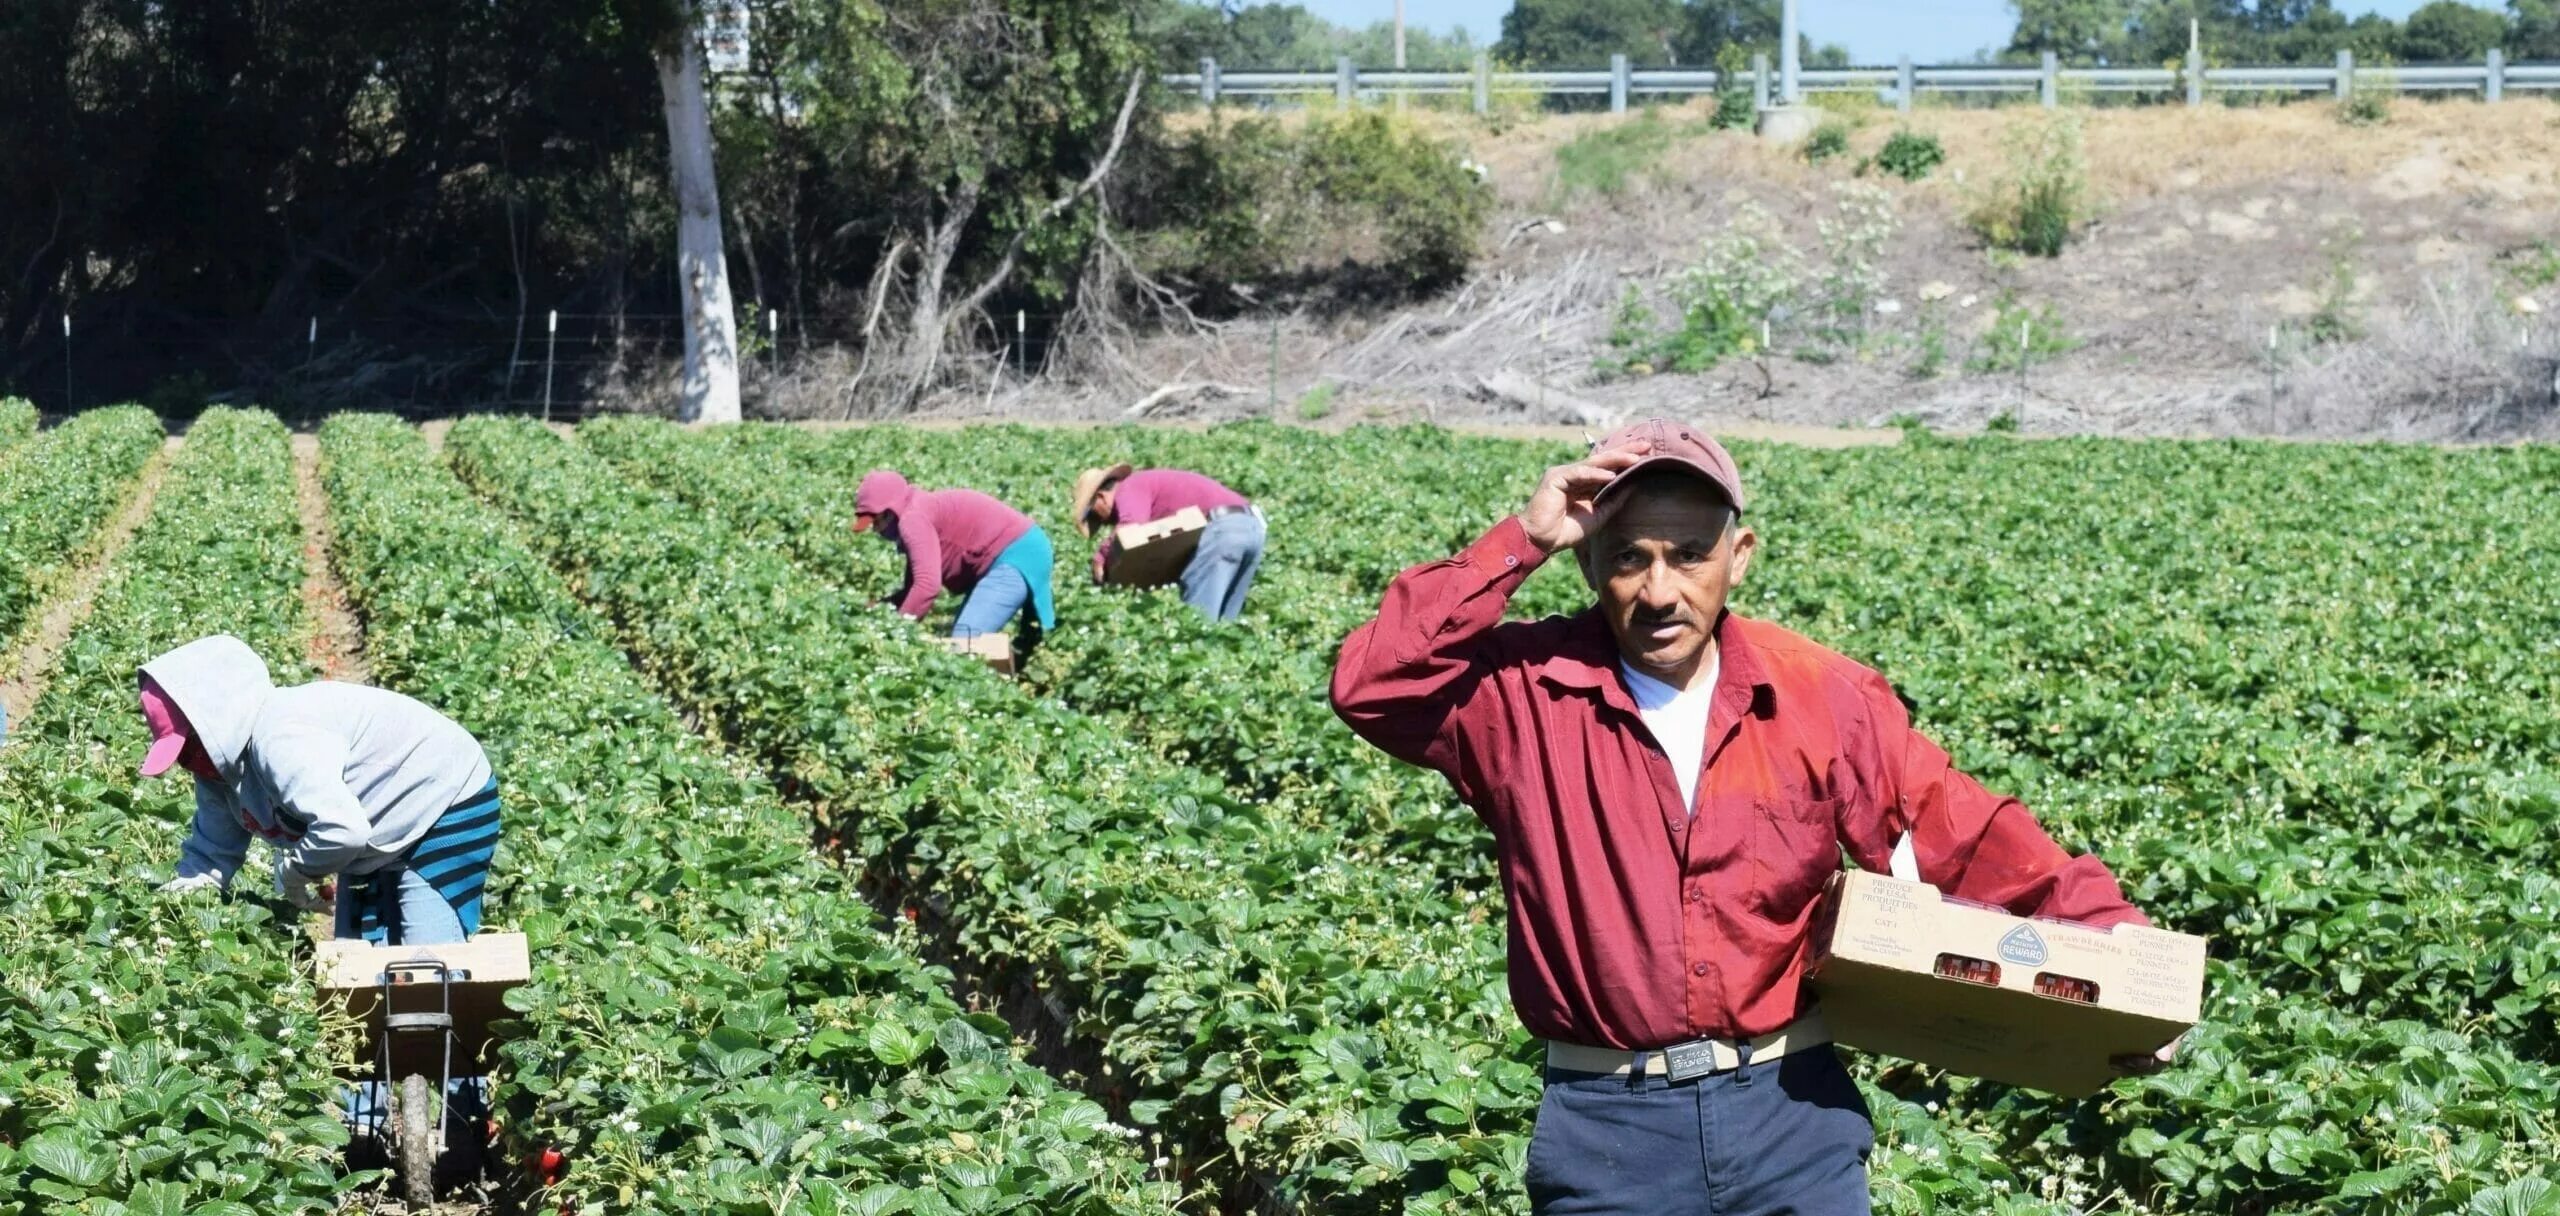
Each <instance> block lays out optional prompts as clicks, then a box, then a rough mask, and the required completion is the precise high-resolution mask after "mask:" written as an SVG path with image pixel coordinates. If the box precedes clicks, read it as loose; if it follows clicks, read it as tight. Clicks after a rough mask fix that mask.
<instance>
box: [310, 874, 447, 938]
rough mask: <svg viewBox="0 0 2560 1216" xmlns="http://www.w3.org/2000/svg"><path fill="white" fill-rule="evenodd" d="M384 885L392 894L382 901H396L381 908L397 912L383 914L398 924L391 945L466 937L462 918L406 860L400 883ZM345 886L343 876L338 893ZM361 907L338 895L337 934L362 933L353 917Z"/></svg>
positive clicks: (354, 936)
mask: <svg viewBox="0 0 2560 1216" xmlns="http://www.w3.org/2000/svg"><path fill="white" fill-rule="evenodd" d="M383 885H384V887H385V888H386V891H385V894H386V895H389V896H390V897H391V898H390V899H388V900H386V901H385V902H386V903H394V902H396V903H397V904H398V907H397V908H396V909H395V908H385V909H383V911H385V912H391V913H396V916H397V919H394V918H393V917H392V916H385V917H383V918H382V919H383V921H384V923H386V924H393V925H398V926H399V927H400V931H399V935H398V940H396V941H394V942H393V943H392V944H393V945H399V946H437V945H443V944H444V943H447V942H459V941H467V940H469V939H468V938H467V937H465V936H464V934H463V932H462V918H461V917H459V916H456V915H454V911H453V905H452V904H450V903H448V902H446V901H445V897H444V896H443V895H442V894H441V893H439V892H438V891H437V890H436V889H435V886H434V884H432V883H429V882H428V881H427V880H426V877H425V876H424V875H421V874H419V873H418V872H417V871H416V870H412V869H410V868H408V866H407V864H406V863H402V864H401V868H400V884H399V886H398V887H397V888H396V889H392V888H391V884H389V883H385V884H383ZM346 886H347V884H346V883H345V882H344V881H343V880H342V881H340V882H339V884H338V887H339V891H340V894H341V895H344V894H345V889H346ZM362 911H363V910H362V909H361V908H359V907H357V905H356V901H355V900H353V899H348V898H341V899H340V900H339V901H338V936H339V937H341V938H354V939H359V940H360V939H362V938H363V937H364V934H363V932H361V931H360V930H358V929H357V928H356V918H357V917H358V916H359V915H361V914H362Z"/></svg>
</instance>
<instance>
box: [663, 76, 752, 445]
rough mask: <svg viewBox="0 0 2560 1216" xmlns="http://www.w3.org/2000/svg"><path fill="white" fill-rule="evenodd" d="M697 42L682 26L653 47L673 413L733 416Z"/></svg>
mask: <svg viewBox="0 0 2560 1216" xmlns="http://www.w3.org/2000/svg"><path fill="white" fill-rule="evenodd" d="M703 75H704V72H703V63H702V43H701V41H700V39H699V38H697V37H696V36H695V33H694V31H693V30H692V29H691V28H690V27H688V28H685V29H683V30H681V31H678V32H677V33H676V34H674V35H673V36H672V37H671V38H669V40H668V41H667V42H666V44H664V45H662V46H661V47H660V48H659V50H658V89H659V91H660V92H661V93H663V94H664V95H665V97H666V105H667V152H668V159H669V161H670V162H671V164H672V169H673V173H674V178H675V198H676V275H677V277H678V278H679V279H681V280H682V282H683V287H684V380H683V382H682V384H681V385H680V387H679V400H678V404H677V410H676V414H677V417H679V418H681V419H683V420H684V421H686V422H736V421H737V420H738V326H737V319H736V317H735V315H734V314H733V313H732V312H731V311H730V307H729V264H728V260H727V258H726V257H725V256H724V255H723V253H722V244H721V239H720V183H719V181H718V180H717V179H716V177H715V176H714V175H713V172H712V166H711V107H710V102H709V99H708V97H707V96H706V95H705V92H704V86H703Z"/></svg>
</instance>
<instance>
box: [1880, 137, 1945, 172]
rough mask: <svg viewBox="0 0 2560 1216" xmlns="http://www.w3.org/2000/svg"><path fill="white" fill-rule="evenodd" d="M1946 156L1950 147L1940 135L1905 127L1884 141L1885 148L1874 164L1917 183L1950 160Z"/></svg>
mask: <svg viewBox="0 0 2560 1216" xmlns="http://www.w3.org/2000/svg"><path fill="white" fill-rule="evenodd" d="M1946 159H1947V149H1946V147H1945V146H1944V145H1942V144H1940V143H1939V142H1938V137H1937V136H1935V135H1924V134H1922V133H1920V132H1918V131H1914V130H1912V129H1910V128H1909V127H1905V128H1903V129H1901V130H1898V131H1895V132H1894V133H1893V137H1892V138H1890V139H1887V140H1886V141H1884V149H1883V150H1882V151H1879V152H1877V153H1876V156H1875V161H1874V164H1875V167H1876V168H1879V169H1882V170H1884V171H1885V172H1887V173H1890V174H1892V175H1894V176H1895V177H1898V178H1901V179H1902V180H1904V181H1906V182H1916V181H1919V180H1920V179H1921V178H1924V177H1927V176H1929V171H1930V170H1932V169H1935V168H1937V167H1938V166H1939V165H1941V164H1944V163H1946Z"/></svg>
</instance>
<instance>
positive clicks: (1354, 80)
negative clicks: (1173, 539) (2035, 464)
mask: <svg viewBox="0 0 2560 1216" xmlns="http://www.w3.org/2000/svg"><path fill="white" fill-rule="evenodd" d="M1740 75H1742V76H1744V77H1746V78H1747V80H1748V82H1749V85H1750V88H1751V92H1752V94H1753V97H1754V99H1755V101H1756V103H1757V105H1758V106H1759V107H1760V108H1764V109H1765V108H1767V107H1768V105H1769V103H1770V100H1771V92H1772V90H1773V89H1777V88H1782V87H1783V83H1782V81H1781V80H1780V79H1779V78H1778V77H1777V75H1776V74H1775V73H1772V72H1771V71H1770V68H1769V62H1768V56H1767V55H1765V54H1761V55H1754V56H1752V61H1751V70H1750V71H1749V72H1747V73H1741V74H1740ZM1162 82H1163V84H1164V85H1165V86H1166V87H1167V88H1171V89H1175V90H1178V91H1181V92H1184V93H1187V94H1191V95H1195V96H1197V97H1198V98H1199V100H1200V101H1201V102H1202V103H1203V104H1206V105H1218V104H1220V103H1223V102H1238V101H1240V102H1247V103H1260V104H1266V105H1267V104H1275V103H1284V102H1292V101H1295V102H1304V101H1308V100H1315V99H1322V98H1326V97H1330V98H1331V99H1332V100H1334V101H1335V102H1338V103H1342V104H1351V103H1354V102H1364V101H1366V102H1375V101H1380V100H1385V99H1395V98H1435V97H1465V98H1467V99H1469V102H1470V105H1471V106H1472V108H1473V109H1474V110H1475V111H1476V112H1477V113H1479V114H1481V113H1486V112H1489V111H1490V110H1491V109H1492V107H1493V102H1494V99H1495V98H1496V97H1498V96H1509V95H1524V94H1525V95H1529V96H1533V97H1537V98H1542V99H1543V98H1548V97H1577V96H1580V97H1606V98H1608V102H1609V109H1610V111H1611V112H1612V113H1623V112H1625V110H1626V108H1627V106H1628V104H1629V103H1630V102H1631V101H1635V100H1638V99H1646V98H1677V97H1694V96H1698V95H1702V94H1708V93H1713V92H1715V91H1716V90H1717V89H1719V88H1721V87H1723V85H1724V77H1723V75H1722V74H1721V73H1718V72H1716V71H1715V70H1713V69H1710V68H1635V67H1630V66H1629V65H1628V62H1627V57H1626V56H1624V55H1617V56H1613V57H1612V58H1611V60H1610V64H1609V66H1608V67H1607V68H1603V69H1593V70H1576V71H1536V72H1516V71H1495V70H1493V66H1492V61H1491V59H1490V58H1489V57H1487V56H1484V55H1478V56H1477V57H1476V62H1475V68H1474V70H1473V71H1467V72H1445V71H1443V72H1418V71H1392V70H1389V71H1379V70H1371V69H1364V68H1361V67H1359V66H1357V65H1355V64H1354V63H1353V62H1352V61H1351V60H1350V59H1348V58H1345V59H1341V60H1338V61H1336V63H1335V65H1334V69H1333V70H1332V71H1330V72H1274V71H1261V70H1240V71H1230V70H1228V69H1226V68H1225V67H1223V66H1222V65H1220V64H1219V63H1218V61H1217V60H1215V59H1203V60H1201V61H1200V70H1199V71H1197V72H1176V73H1169V74H1167V75H1165V76H1164V77H1163V78H1162ZM1796 87H1797V89H1798V90H1799V91H1801V92H1805V93H1868V94H1872V95H1874V96H1875V97H1876V98H1877V99H1878V100H1879V101H1881V102H1884V103H1885V104H1889V105H1892V106H1895V107H1896V108H1899V109H1901V110H1905V111H1908V110H1910V109H1911V108H1912V106H1913V105H1914V104H1915V103H1916V101H1917V100H1918V98H1919V97H1920V96H1921V95H1923V94H1930V93H1936V94H1944V95H1970V96H1974V97H1982V96H1991V97H1997V96H2000V95H2004V94H2034V95H2035V96H2036V98H2037V100H2038V101H2039V102H2040V103H2042V104H2043V105H2045V106H2048V107H2050V106H2056V105H2059V104H2061V103H2062V101H2063V99H2064V98H2065V97H2069V96H2078V95H2084V94H2135V95H2150V96H2158V97H2167V96H2173V95H2177V94H2181V93H2183V94H2184V96H2185V99H2186V104H2188V105H2191V106H2200V105H2203V104H2205V102H2206V100H2207V99H2209V98H2224V99H2228V98H2233V97H2240V96H2249V97H2259V96H2266V95H2270V94H2273V95H2286V94H2304V93H2313V94H2317V93H2327V94H2329V95H2331V96H2334V97H2338V98H2346V97H2349V96H2352V95H2354V94H2355V93H2356V92H2358V91H2360V90H2362V91H2377V92H2393V93H2473V94H2477V95H2478V96H2479V97H2480V98H2481V99H2483V100H2486V101H2501V100H2504V99H2505V98H2506V97H2507V96H2508V94H2510V93H2535V92H2539V93H2542V94H2544V95H2549V96H2560V63H2509V62H2507V58H2506V54H2505V52H2503V51H2496V50H2492V51H2490V52H2489V53H2488V54H2487V55H2486V56H2484V57H2483V58H2482V59H2481V61H2480V62H2478V63H2441V64H2394V65H2389V66H2366V67H2362V68H2359V67H2358V66H2357V65H2356V62H2355V56H2354V54H2353V53H2352V52H2349V51H2343V50H2342V51H2339V52H2338V56H2337V61H2336V62H2335V63H2334V64H2332V65H2330V66H2327V67H2302V66H2264V67H2213V66H2208V65H2207V64H2206V63H2205V62H2204V60H2203V57H2202V55H2201V53H2200V52H2192V51H2191V52H2190V53H2189V54H2188V56H2187V59H2186V62H2185V63H2184V65H2182V66H2179V67H2156V68H2133V67H2086V68H2084V67H2064V66H2062V64H2061V62H2060V60H2059V58H2058V57H2057V56H2056V55H2055V54H2054V53H2053V52H2051V51H2047V52H2045V54H2044V58H2043V61H2042V62H2041V63H2039V64H2035V65H2024V64H2021V65H1987V66H1986V65H1949V66H1921V65H1917V64H1914V63H1913V62H1912V61H1911V59H1910V58H1909V57H1908V56H1905V57H1904V58H1903V59H1902V60H1901V62H1899V63H1896V64H1893V65H1890V66H1882V67H1877V66H1869V67H1848V68H1807V69H1804V70H1802V71H1800V72H1798V73H1797V81H1796ZM1784 100H1790V101H1791V100H1793V99H1792V98H1787V99H1784Z"/></svg>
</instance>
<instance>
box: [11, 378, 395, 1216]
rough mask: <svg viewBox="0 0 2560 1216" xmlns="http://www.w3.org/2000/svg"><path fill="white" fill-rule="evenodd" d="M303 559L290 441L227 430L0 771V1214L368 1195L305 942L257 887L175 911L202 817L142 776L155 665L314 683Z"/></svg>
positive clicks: (100, 607) (223, 413)
mask: <svg viewBox="0 0 2560 1216" xmlns="http://www.w3.org/2000/svg"><path fill="white" fill-rule="evenodd" d="M69 425H70V426H77V425H79V424H78V423H73V424H69ZM66 429H68V427H66ZM56 433H59V432H56ZM157 442H158V438H157V432H156V431H154V432H153V443H154V444H155V445H156V443H157ZM299 541H300V527H299V523H298V520H297V519H296V516H295V513H294V500H293V482H292V464H291V456H290V453H289V452H288V450H287V447H286V437H285V432H284V428H283V427H282V426H281V425H279V424H278V423H277V422H276V421H275V419H274V418H272V417H270V416H268V415H266V414H263V413H254V412H237V411H230V410H213V411H209V412H207V413H206V414H205V415H204V416H203V417H202V418H201V419H199V420H198V421H197V422H196V424H195V426H194V428H193V430H192V431H191V432H190V433H189V436H188V438H187V441H186V443H185V445H184V446H183V447H182V448H181V449H180V450H179V451H178V452H177V453H176V455H175V456H174V457H173V458H172V459H171V461H170V465H169V469H168V472H167V474H166V476H165V477H164V478H163V480H162V483H161V485H160V488H159V491H158V497H157V498H156V499H155V501H154V504H153V508H152V510H151V513H150V515H149V517H148V518H147V519H146V520H145V522H144V524H143V526H142V527H141V529H140V530H139V531H138V533H137V534H136V536H135V538H134V541H133V543H132V544H131V545H130V546H129V547H128V548H127V549H125V550H124V552H123V553H122V554H121V555H120V556H119V557H118V558H117V559H116V560H115V562H114V563H113V565H112V567H111V568H110V570H109V572H108V576H107V579H106V582H105V583H104V585H103V587H102V588H101V590H100V593H99V595H98V598H97V599H96V601H95V603H94V606H93V608H92V611H91V613H90V615H89V616H88V618H87V619H86V621H85V622H84V623H83V624H82V625H81V626H80V627H79V629H78V630H77V631H76V632H75V633H74V634H73V635H72V637H71V638H70V640H69V643H68V645H67V647H66V648H65V649H64V651H63V652H62V655H61V658H60V661H59V665H58V667H57V669H56V670H55V672H54V673H53V678H52V682H51V683H50V685H49V686H48V688H47V690H46V693H45V696H44V699H43V701H42V702H41V703H40V704H39V705H38V706H37V707H36V713H35V714H34V715H33V718H32V719H31V720H30V721H29V722H27V723H25V724H23V726H22V727H18V728H15V729H13V731H12V735H11V738H10V741H9V745H8V747H7V748H6V749H5V750H0V1213H10V1214H13V1216H14V1214H18V1213H28V1214H32V1213H37V1212H57V1211H76V1212H82V1213H95V1214H98V1216H114V1214H118V1213H122V1212H126V1211H131V1212H136V1213H140V1212H164V1211H168V1212H174V1211H186V1212H190V1213H202V1214H204V1216H249V1214H250V1213H266V1212H328V1211H334V1210H337V1209H339V1208H340V1207H341V1205H342V1204H343V1203H344V1202H345V1199H344V1192H345V1191H346V1190H347V1188H349V1187H351V1186H353V1185H356V1184H358V1183H360V1182H362V1181H363V1179H362V1178H361V1177H358V1178H353V1179H350V1178H345V1177H342V1176H341V1174H340V1148H341V1146H342V1145H343V1144H344V1143H345V1139H346V1135H345V1131H344V1129H343V1128H342V1127H341V1126H340V1124H339V1122H338V1119H337V1117H336V1116H335V1114H334V1113H333V1111H334V1107H335V1104H336V1103H337V1101H338V1096H339V1087H338V1082H337V1081H336V1079H335V1077H334V1076H333V1070H332V1068H331V1063H332V1054H331V1050H330V1044H331V1039H330V1037H329V1036H328V1034H327V1033H326V1021H327V1020H326V1019H324V1018H323V1016H322V1015H321V1012H320V1009H319V1006H318V1004H317V1003H316V1001H315V1000H314V999H313V996H312V993H311V990H310V988H309V985H308V984H307V982H305V981H304V980H303V979H302V978H301V977H300V976H299V975H298V973H297V966H296V942H297V937H296V934H295V933H294V928H295V920H296V918H295V917H294V915H293V914H292V912H291V910H290V909H289V908H287V907H286V906H285V905H283V904H282V903H280V902H278V901H275V900H272V899H269V898H266V897H265V884H264V883H262V882H259V881H257V878H256V877H255V876H257V875H262V874H263V873H264V870H263V869H262V868H260V867H258V866H257V865H255V864H252V865H251V866H249V867H247V868H246V875H245V876H244V877H243V878H242V879H241V881H240V883H239V884H238V886H237V888H236V889H235V893H234V895H233V897H232V898H230V899H227V900H223V899H214V898H208V897H205V896H202V895H197V896H187V897H180V896H165V895H161V894H158V893H157V892H156V891H155V890H154V889H153V888H154V886H155V885H156V884H157V883H158V882H159V881H161V880H162V879H164V878H166V877H167V876H168V874H169V870H170V864H171V862H172V861H173V859H174V858H175V857H176V856H177V852H178V845H179V843H180V841H181V840H182V839H183V838H184V836H185V834H186V831H187V828H188V824H189V822H190V819H191V817H192V814H193V809H194V807H193V801H192V799H191V798H190V796H189V790H188V786H187V783H186V782H184V781H182V780H169V781H161V782H148V783H139V784H137V781H136V779H135V777H134V775H133V765H134V762H135V759H136V758H137V757H138V756H140V755H141V753H142V750H143V746H144V744H145V743H146V742H147V737H148V736H147V731H146V730H145V729H144V727H143V725H142V721H141V716H140V714H139V713H138V712H137V711H136V709H135V706H134V701H133V687H134V685H133V680H134V671H135V669H136V668H137V667H139V666H140V665H141V664H142V663H143V662H145V661H146V660H148V659H149V658H150V657H151V656H152V655H154V654H156V653H159V652H160V651H162V650H165V649H167V648H169V647H172V646H175V645H178V644H180V643H183V642H185V641H188V640H190V639H192V638H194V637H197V636H200V635H202V634H206V633H212V632H217V631H227V632H230V633H234V634H237V635H238V636H240V637H242V638H243V639H245V640H246V641H248V643H249V644H250V645H251V646H253V647H255V648H256V649H257V650H258V651H259V652H260V653H261V654H264V655H266V656H267V658H268V661H269V662H270V663H271V664H272V665H273V668H274V671H275V674H276V677H277V678H278V679H279V680H291V679H295V678H303V677H307V676H308V675H309V674H310V673H309V672H308V671H307V670H305V669H304V667H303V665H302V663H301V661H300V659H299V656H300V655H302V654H303V652H304V651H303V645H302V639H303V638H304V637H306V636H307V630H308V629H309V628H310V624H309V622H308V621H307V620H306V619H304V617H303V615H302V613H301V612H300V601H299V599H298V598H297V596H296V588H297V587H298V586H299V585H300V583H301V580H302V564H301V556H300V543H299Z"/></svg>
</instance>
